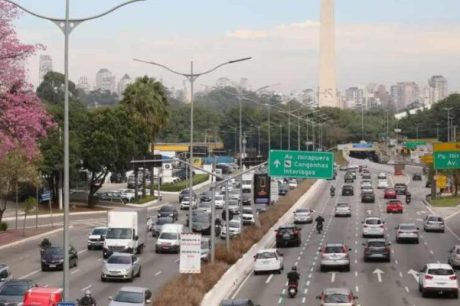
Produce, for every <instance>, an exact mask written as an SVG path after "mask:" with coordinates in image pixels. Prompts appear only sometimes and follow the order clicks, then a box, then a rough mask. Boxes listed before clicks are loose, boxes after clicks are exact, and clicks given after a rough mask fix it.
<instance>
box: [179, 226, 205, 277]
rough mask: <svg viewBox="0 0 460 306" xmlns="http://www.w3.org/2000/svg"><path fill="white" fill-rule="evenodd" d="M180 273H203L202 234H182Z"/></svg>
mask: <svg viewBox="0 0 460 306" xmlns="http://www.w3.org/2000/svg"><path fill="white" fill-rule="evenodd" d="M179 272H180V273H184V274H197V273H201V235H200V234H187V233H182V234H181V236H180V257H179Z"/></svg>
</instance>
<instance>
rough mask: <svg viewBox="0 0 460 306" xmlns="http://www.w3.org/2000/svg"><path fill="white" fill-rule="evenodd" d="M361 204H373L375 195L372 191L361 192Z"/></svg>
mask: <svg viewBox="0 0 460 306" xmlns="http://www.w3.org/2000/svg"><path fill="white" fill-rule="evenodd" d="M361 202H362V203H375V194H374V192H373V191H363V192H362V193H361Z"/></svg>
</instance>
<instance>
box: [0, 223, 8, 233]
mask: <svg viewBox="0 0 460 306" xmlns="http://www.w3.org/2000/svg"><path fill="white" fill-rule="evenodd" d="M7 229H8V223H6V222H3V221H1V222H0V232H6V230H7Z"/></svg>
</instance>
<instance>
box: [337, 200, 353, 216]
mask: <svg viewBox="0 0 460 306" xmlns="http://www.w3.org/2000/svg"><path fill="white" fill-rule="evenodd" d="M334 215H335V216H336V217H344V216H345V217H351V207H350V204H348V203H343V202H339V203H337V204H336V205H335V212H334Z"/></svg>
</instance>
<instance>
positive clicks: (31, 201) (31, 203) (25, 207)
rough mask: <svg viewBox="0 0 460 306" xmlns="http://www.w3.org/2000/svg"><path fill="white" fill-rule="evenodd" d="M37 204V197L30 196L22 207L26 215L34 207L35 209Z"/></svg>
mask: <svg viewBox="0 0 460 306" xmlns="http://www.w3.org/2000/svg"><path fill="white" fill-rule="evenodd" d="M36 206H37V199H35V198H34V197H28V198H27V199H26V200H25V201H24V204H23V206H22V209H23V210H24V212H25V213H26V215H28V214H29V213H30V212H31V211H32V209H34V208H35V207H36Z"/></svg>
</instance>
